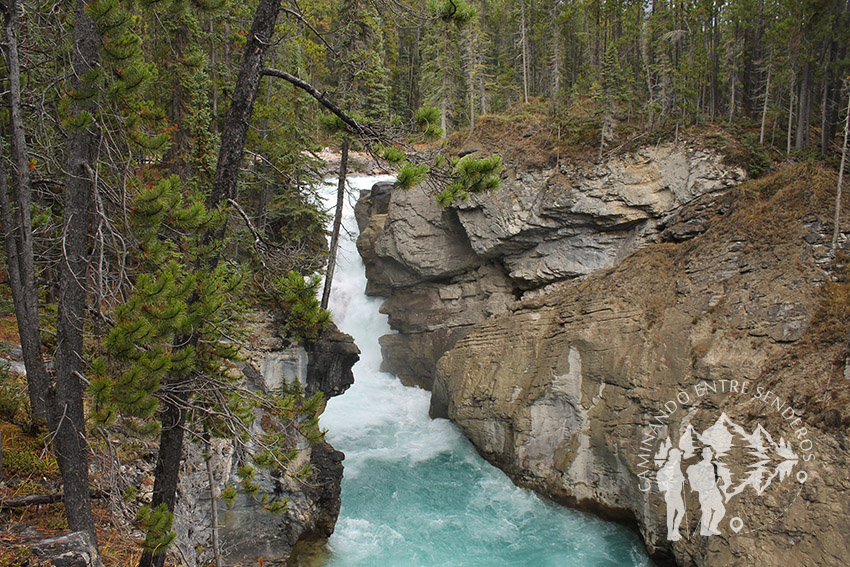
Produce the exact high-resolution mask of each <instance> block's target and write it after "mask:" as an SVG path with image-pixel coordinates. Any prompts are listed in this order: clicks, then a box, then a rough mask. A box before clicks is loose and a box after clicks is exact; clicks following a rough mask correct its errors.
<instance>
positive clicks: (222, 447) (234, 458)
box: [175, 314, 359, 565]
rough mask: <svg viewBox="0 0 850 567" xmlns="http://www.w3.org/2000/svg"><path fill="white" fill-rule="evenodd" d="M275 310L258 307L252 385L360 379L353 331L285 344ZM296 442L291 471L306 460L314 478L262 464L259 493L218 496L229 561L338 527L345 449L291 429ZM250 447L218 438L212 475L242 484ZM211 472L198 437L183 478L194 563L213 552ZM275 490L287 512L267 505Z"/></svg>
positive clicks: (312, 387) (188, 552) (180, 514)
mask: <svg viewBox="0 0 850 567" xmlns="http://www.w3.org/2000/svg"><path fill="white" fill-rule="evenodd" d="M270 320H271V317H269V316H267V315H262V314H258V316H257V318H256V320H255V321H254V322H253V323H252V324H251V328H252V331H253V336H252V337H251V341H250V343H251V348H250V349H248V350H246V351H245V352H244V353H243V354H244V355H245V356H246V360H245V362H244V363H242V364H241V369H240V370H241V372H242V374H243V375H244V376H245V378H246V380H247V382H248V385H249V386H250V387H251V388H253V389H255V390H257V391H259V392H269V391H272V390H276V389H279V388H280V387H281V386H282V385H286V384H289V385H292V384H293V383H295V382H298V383H300V385H301V388H303V390H304V391H305V393H306V394H307V395H311V394H313V393H315V392H322V393H324V394H325V396H326V397H330V396H335V395H339V394H341V393H343V392H344V391H345V390H346V389H347V388H348V387H349V386H350V385H351V384H352V383H353V382H354V377H353V374H352V371H351V368H352V366H353V365H354V363H355V362H357V360H358V358H359V350H358V349H357V347H356V346H355V345H354V341H353V339H352V338H351V337H349V336H348V335H346V334H344V333H342V332H340V331H339V330H337V329H336V328H335V327H331V328H329V329H326V330H325V331H323V332H322V334H321V335H320V337H319V338H318V339H317V340H316V341H314V342H312V343H310V344H308V345H306V346H305V347H302V346H290V347H286V346H284V345H283V343H282V341H281V340H280V339H279V338H278V337H277V336H276V334H275V332H274V329H273V325H272V324H271V323H269V321H270ZM270 423H271V422H270V420H269V418H268V417H267V416H262V415H261V416H258V419H257V420H256V424H255V426H254V427H255V429H256V430H257V433H262V431H263V429H264V428H268V427H270V426H271V427H274V424H271V425H270ZM291 433H292V436H293V443H294V448H296V449H297V450H298V452H299V453H298V456H297V458H296V460H295V462H293V463H291V464H290V466H289V467H288V468H289V469H290V473H291V472H293V471H298V470H301V469H303V468H304V467H306V466H309V467H310V468H311V469H312V473H311V474H310V475H309V477H308V478H304V479H302V478H298V477H297V475H295V476H293V475H292V474H281V473H280V472H277V473H267V472H263V471H260V472H259V473H258V474H257V477H256V478H255V481H256V482H257V484H258V485H259V491H258V494H257V496H256V497H255V496H251V495H248V494H245V493H244V492H243V491H242V490H240V491H239V494H238V496H237V498H236V501H235V502H234V503H233V504H232V505H230V506H228V505H225V504H224V503H223V502H222V501H221V500H219V501H218V503H217V509H218V518H219V525H220V526H221V527H220V529H219V537H220V540H221V548H222V550H223V552H224V555H225V557H226V559H227V562H228V564H244V565H248V564H251V565H254V564H256V563H257V560H258V559H259V558H262V559H263V560H264V561H265V562H267V563H269V564H270V563H272V562H275V561H285V560H286V559H287V558H288V557H289V554H290V552H291V550H292V547H293V546H294V545H295V544H296V543H297V542H298V541H299V540H302V539H314V538H327V537H328V536H330V535H331V534H332V533H333V530H334V524H335V523H336V518H337V516H338V515H339V507H340V483H341V481H342V459H343V454H342V453H340V452H339V451H336V450H335V449H334V448H333V447H332V446H331V445H330V444H328V443H326V442H323V443H319V444H316V445H311V444H310V443H309V442H308V441H307V439H306V438H304V437H303V436H302V435H300V433H298V432H297V431H292V432H291ZM250 451H251V446H244V445H238V446H237V445H235V444H234V443H233V441H231V440H230V439H217V440H214V441H213V445H212V451H211V454H210V457H211V458H210V466H211V471H212V472H211V474H212V475H213V478H214V484H215V486H216V488H217V491H218V492H219V493H220V491H221V490H222V489H223V488H224V487H226V486H228V485H235V486H238V485H239V482H240V478H239V476H238V475H237V470H238V468H239V467H240V466H241V465H242V464H244V463H245V460H246V459H245V457H246V452H250ZM209 475H210V471H209V470H208V469H207V462H206V460H205V457H204V454H203V450H202V447H201V445H199V444H189V445H188V448H187V454H186V459H185V462H184V465H183V472H182V475H181V479H180V486H179V491H180V493H179V499H178V506H177V507H178V509H177V512H176V514H175V531H176V532H177V534H178V544H177V545H178V547H179V553H180V555H181V557H182V558H183V559H184V560H185V561H187V562H188V563H189V564H192V565H195V564H197V565H201V564H205V562H206V561H209V560H211V559H212V555H211V536H212V533H211V530H210V526H211V499H210V477H209ZM263 494H265V495H268V496H267V497H268V498H269V503H271V502H274V501H286V502H288V505H287V508H286V510H285V511H284V512H283V513H279V514H272V513H270V512H268V511H266V510H264V503H261V502H260V501H259V499H260V498H261V496H262V495H263Z"/></svg>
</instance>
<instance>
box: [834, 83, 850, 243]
mask: <svg viewBox="0 0 850 567" xmlns="http://www.w3.org/2000/svg"><path fill="white" fill-rule="evenodd" d="M848 84H850V83H848ZM848 135H850V97H848V99H847V117H846V118H845V119H844V146H843V147H842V149H841V166H840V167H839V169H838V188H837V189H836V192H835V219H834V223H833V228H832V255H833V256H835V249H836V247H837V246H838V233H839V228H840V227H839V225H840V223H841V184H842V182H843V181H844V166H845V165H846V164H847V138H848Z"/></svg>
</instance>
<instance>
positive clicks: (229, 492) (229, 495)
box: [221, 484, 238, 507]
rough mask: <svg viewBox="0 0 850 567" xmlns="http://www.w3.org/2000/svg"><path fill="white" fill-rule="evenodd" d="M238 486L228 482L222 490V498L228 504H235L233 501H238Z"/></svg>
mask: <svg viewBox="0 0 850 567" xmlns="http://www.w3.org/2000/svg"><path fill="white" fill-rule="evenodd" d="M237 494H238V493H237V492H236V487H235V486H233V485H232V484H228V485H227V486H226V487H225V489H224V490H222V491H221V499H222V500H224V502H225V503H226V504H227V506H228V507H229V506H233V503H234V502H236V496H237Z"/></svg>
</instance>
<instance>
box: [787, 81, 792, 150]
mask: <svg viewBox="0 0 850 567" xmlns="http://www.w3.org/2000/svg"><path fill="white" fill-rule="evenodd" d="M793 124H794V79H792V80H791V88H790V89H789V92H788V141H787V143H786V145H785V153H786V154H790V153H791V127H792V125H793Z"/></svg>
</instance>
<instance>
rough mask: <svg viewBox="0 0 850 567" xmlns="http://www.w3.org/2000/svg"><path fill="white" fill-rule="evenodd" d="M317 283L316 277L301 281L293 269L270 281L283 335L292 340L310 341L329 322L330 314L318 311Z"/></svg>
mask: <svg viewBox="0 0 850 567" xmlns="http://www.w3.org/2000/svg"><path fill="white" fill-rule="evenodd" d="M321 283H322V280H321V278H320V277H319V276H310V277H309V278H305V277H304V276H303V275H301V274H300V273H298V272H296V271H294V270H291V271H290V272H289V273H287V274H286V276H284V277H282V278H276V279H275V280H274V290H273V294H274V298H275V300H276V302H277V305H278V307H279V309H280V312H281V314H282V322H283V325H282V327H283V331H284V333H285V335H286V336H288V337H291V338H292V339H294V340H296V341H298V340H301V339H314V338H316V336H318V334H319V331H321V330H322V329H323V328H324V327H325V326H326V325H327V324H328V322H329V321H330V312H328V311H327V310H325V309H322V308H321V304H320V302H319V300H318V298H317V294H318V291H319V286H320V285H321Z"/></svg>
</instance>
